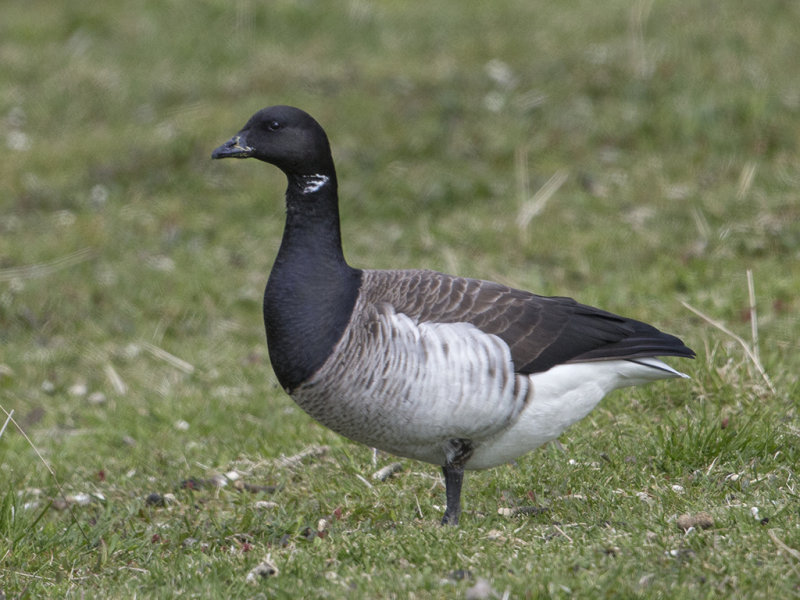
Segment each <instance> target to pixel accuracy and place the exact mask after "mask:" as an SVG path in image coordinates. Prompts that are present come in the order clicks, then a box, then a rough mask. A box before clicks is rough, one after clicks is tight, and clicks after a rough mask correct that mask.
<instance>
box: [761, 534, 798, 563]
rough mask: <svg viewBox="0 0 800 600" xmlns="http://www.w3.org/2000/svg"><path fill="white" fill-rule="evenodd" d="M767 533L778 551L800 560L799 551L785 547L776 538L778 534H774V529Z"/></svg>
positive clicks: (784, 544) (783, 543)
mask: <svg viewBox="0 0 800 600" xmlns="http://www.w3.org/2000/svg"><path fill="white" fill-rule="evenodd" d="M767 533H769V537H770V538H771V539H772V541H773V542H775V545H776V546H777V547H778V548H779V549H780V550H782V551H783V552H785V553H786V554H788V555H789V556H791V557H792V558H795V559H797V560H800V551H797V550H795V549H794V548H792V547H791V546H787V545H786V543H785V542H784V541H783V540H781V539H780V538H779V537H778V534H776V533H775V530H774V529H770V530H769V531H768V532H767Z"/></svg>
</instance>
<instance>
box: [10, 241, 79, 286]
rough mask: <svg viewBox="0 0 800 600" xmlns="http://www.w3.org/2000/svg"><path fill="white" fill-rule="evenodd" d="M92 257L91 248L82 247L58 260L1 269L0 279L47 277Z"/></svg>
mask: <svg viewBox="0 0 800 600" xmlns="http://www.w3.org/2000/svg"><path fill="white" fill-rule="evenodd" d="M91 257H92V249H91V248H81V249H80V250H77V251H75V252H73V253H71V254H67V255H66V256H62V257H61V258H57V259H56V260H53V261H50V262H46V263H39V264H36V265H28V266H26V267H11V268H9V269H0V281H12V280H13V279H35V278H37V277H46V276H47V275H51V274H52V273H55V272H56V271H60V270H62V269H66V268H67V267H72V266H74V265H77V264H79V263H82V262H84V261H86V260H89V259H90V258H91Z"/></svg>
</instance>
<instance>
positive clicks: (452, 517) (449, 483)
mask: <svg viewBox="0 0 800 600" xmlns="http://www.w3.org/2000/svg"><path fill="white" fill-rule="evenodd" d="M442 473H444V488H445V495H446V496H447V508H445V510H444V516H443V517H442V525H458V517H459V516H460V515H461V483H462V482H463V481H464V467H463V466H461V465H458V466H456V465H452V464H449V465H445V466H443V467H442Z"/></svg>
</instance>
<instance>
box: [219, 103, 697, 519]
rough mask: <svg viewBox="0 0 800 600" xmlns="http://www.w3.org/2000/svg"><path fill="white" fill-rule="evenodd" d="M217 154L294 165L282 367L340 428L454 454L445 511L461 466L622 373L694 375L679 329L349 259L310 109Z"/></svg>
mask: <svg viewBox="0 0 800 600" xmlns="http://www.w3.org/2000/svg"><path fill="white" fill-rule="evenodd" d="M211 157H212V158H249V157H253V158H257V159H259V160H262V161H264V162H267V163H270V164H273V165H275V166H276V167H278V168H279V169H281V171H283V172H284V174H285V175H286V177H287V179H288V188H287V190H286V226H285V229H284V232H283V239H282V241H281V246H280V249H279V250H278V255H277V257H276V259H275V264H274V265H273V267H272V272H271V273H270V276H269V281H268V282H267V287H266V291H265V293H264V323H265V326H266V331H267V344H268V346H269V356H270V360H271V362H272V367H273V369H274V370H275V374H276V375H277V377H278V381H279V382H280V384H281V385H282V386H283V388H284V389H285V390H286V392H287V393H288V394H289V395H290V396H291V397H292V398H293V399H294V400H295V402H297V404H298V405H300V407H302V408H303V410H305V411H306V412H307V413H308V414H309V415H311V416H312V417H313V418H315V419H316V420H317V421H319V422H320V423H322V424H323V425H325V426H327V427H329V428H331V429H332V430H334V431H336V432H338V433H340V434H341V435H344V436H346V437H348V438H350V439H351V440H355V441H358V442H361V443H363V444H366V445H368V446H371V447H375V448H380V449H382V450H385V451H387V452H391V453H392V454H397V455H400V456H406V457H409V458H414V459H417V460H421V461H425V462H429V463H432V464H435V465H441V467H442V472H443V473H444V481H445V490H446V497H447V506H446V510H445V512H444V516H443V517H442V524H451V525H455V524H457V523H458V518H459V515H460V513H461V483H462V481H463V477H464V469H483V468H487V467H493V466H496V465H499V464H502V463H505V462H508V461H510V460H512V459H514V458H516V457H517V456H520V455H521V454H524V453H526V452H528V451H530V450H532V449H534V448H536V447H537V446H540V445H542V444H544V443H545V442H548V441H550V440H553V439H555V438H556V437H558V436H559V435H560V434H561V432H562V431H564V429H566V428H567V427H568V426H569V425H571V424H573V423H575V422H576V421H578V420H580V419H582V418H583V417H585V416H586V415H587V414H588V413H589V411H591V410H592V408H594V407H595V405H596V404H597V403H598V402H600V400H601V399H602V398H603V396H605V395H606V394H607V393H609V392H611V391H612V390H614V389H617V388H621V387H625V386H631V385H638V384H643V383H647V382H649V381H654V380H657V379H666V378H671V377H686V375H684V374H683V373H680V372H678V371H676V370H675V369H673V368H672V367H670V366H668V365H667V364H665V363H663V362H661V361H660V360H658V359H657V358H655V357H657V356H682V357H686V358H693V357H694V352H693V351H692V350H690V349H689V348H687V347H686V346H685V345H684V344H683V342H682V341H681V340H679V339H678V338H676V337H674V336H672V335H668V334H666V333H662V332H661V331H659V330H658V329H656V328H655V327H652V326H651V325H648V324H646V323H642V322H640V321H635V320H633V319H627V318H625V317H620V316H617V315H614V314H611V313H608V312H605V311H603V310H600V309H597V308H592V307H591V306H585V305H583V304H579V303H577V302H575V301H574V300H572V299H570V298H557V297H554V298H550V297H544V296H537V295H535V294H532V293H530V292H525V291H521V290H516V289H512V288H509V287H506V286H504V285H500V284H498V283H493V282H491V281H481V280H477V279H467V278H464V277H456V276H453V275H445V274H443V273H437V272H435V271H427V270H397V271H395V270H392V271H377V270H361V269H354V268H352V267H350V266H349V265H348V264H347V263H346V262H345V259H344V255H343V253H342V241H341V235H340V230H339V207H338V195H337V183H336V171H335V169H334V165H333V158H332V157H331V150H330V146H329V144H328V138H327V136H326V135H325V131H323V129H322V127H321V126H320V125H319V123H317V122H316V121H315V120H314V119H313V118H312V117H311V116H310V115H308V114H307V113H305V112H303V111H302V110H299V109H297V108H293V107H290V106H273V107H270V108H265V109H263V110H260V111H258V112H257V113H256V114H254V115H253V116H252V117H251V118H250V120H249V121H248V122H247V124H246V125H245V126H244V128H242V130H241V131H239V133H237V134H236V135H235V136H233V137H232V138H231V139H230V140H229V141H227V142H225V143H224V144H223V145H222V146H220V147H219V148H217V149H216V150H214V152H213V153H212V155H211Z"/></svg>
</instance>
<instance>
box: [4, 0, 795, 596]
mask: <svg viewBox="0 0 800 600" xmlns="http://www.w3.org/2000/svg"><path fill="white" fill-rule="evenodd" d="M6 4H7V5H6V6H4V10H3V19H2V22H0V84H1V85H0V123H2V135H3V137H2V139H0V143H2V144H3V145H4V146H3V161H2V162H0V405H2V408H3V409H5V410H6V411H12V410H13V411H14V419H15V420H16V424H17V425H18V426H19V428H21V429H22V430H23V431H24V432H25V433H26V434H27V436H29V438H30V442H31V443H29V442H28V440H26V439H25V438H24V437H23V436H22V435H21V433H20V430H19V429H18V427H17V425H14V424H9V425H8V427H7V428H6V429H5V431H4V433H3V434H2V437H0V481H2V482H3V485H2V486H0V488H2V489H0V596H4V597H5V598H39V597H45V596H50V597H103V598H106V597H164V598H166V597H208V598H224V597H298V596H300V595H302V596H304V597H309V598H312V597H329V598H331V597H333V598H335V597H363V598H407V597H416V598H449V597H454V596H455V597H464V596H465V595H466V593H467V590H468V589H469V588H471V587H473V586H475V585H476V583H477V582H478V581H479V580H480V579H485V580H487V581H488V583H489V585H490V586H491V588H492V590H494V592H496V597H502V596H503V595H504V594H506V593H507V594H508V597H511V598H540V597H542V598H544V597H570V596H576V597H584V598H599V597H608V598H612V597H613V598H617V597H661V598H680V597H692V598H698V597H725V598H728V597H738V598H788V597H797V596H798V595H800V560H798V556H800V555H798V553H797V551H800V503H799V502H798V495H797V491H796V487H797V476H796V473H795V467H796V465H797V464H799V462H800V439H799V438H798V436H799V435H800V420H799V419H798V399H800V384H798V377H797V373H798V371H800V358H798V356H800V342H798V340H799V339H800V319H798V314H800V283H798V282H800V202H798V197H799V196H800V158H798V156H800V154H798V151H799V150H800V148H799V147H798V146H799V145H800V144H799V143H798V140H800V71H798V69H797V66H796V62H797V56H800V38H798V36H797V26H796V25H797V23H798V20H799V19H800V5H798V4H797V3H796V2H780V1H777V0H775V1H773V0H770V1H767V2H761V3H758V4H753V3H749V2H744V1H741V0H731V1H728V2H700V3H698V2H691V1H688V0H682V1H679V2H671V3H663V2H662V3H653V2H636V3H630V2H620V1H616V0H612V1H610V2H605V3H596V2H588V1H581V2H573V3H562V4H558V3H555V4H554V3H552V2H539V1H536V2H530V1H522V0H517V1H511V0H509V1H507V2H493V3H478V2H458V3H456V2H453V3H447V4H445V3H440V4H437V5H435V7H434V5H432V4H431V3H429V2H419V1H416V0H414V1H410V2H405V3H388V2H387V3H367V2H359V1H351V2H330V3H321V2H313V1H289V0H284V1H276V2H263V3H262V2H255V1H250V0H239V1H237V2H208V1H203V2H194V3H182V2H163V1H159V2H138V3H124V2H119V1H108V2H103V3H94V5H93V6H89V5H88V3H77V2H41V1H34V2H30V1H28V2H20V1H16V0H12V1H11V2H7V3H6ZM276 103H288V104H294V105H298V106H300V107H302V108H304V109H306V110H308V111H309V112H311V113H312V114H313V115H315V116H316V117H317V118H318V119H319V120H320V122H321V123H322V124H323V126H324V127H325V128H326V129H327V131H328V133H329V135H330V137H331V139H332V144H333V148H334V155H335V158H336V160H337V164H338V168H339V179H340V192H341V198H342V200H341V208H342V212H343V234H344V238H345V246H346V247H345V252H346V254H347V256H348V259H349V260H350V262H351V263H352V264H354V265H357V266H364V267H375V268H383V267H397V266H408V267H429V268H435V269H440V270H444V271H448V272H458V273H459V274H464V275H471V276H476V277H483V278H491V279H496V280H500V281H503V282H505V283H509V284H511V285H514V286H519V287H523V288H527V289H532V290H535V291H537V292H540V293H544V294H559V295H570V296H573V297H577V298H579V299H580V300H581V301H583V302H587V303H592V304H596V305H600V306H602V307H604V308H606V309H608V310H612V311H615V312H620V313H623V314H626V315H629V316H632V317H637V318H641V319H645V320H648V321H651V322H653V323H654V324H656V325H658V326H659V327H661V328H663V329H665V330H667V331H670V332H673V333H676V334H678V335H680V336H681V337H683V338H684V339H685V340H686V342H687V343H688V344H689V345H690V346H692V347H694V348H695V349H696V350H697V351H698V359H697V360H696V361H694V362H691V363H690V362H688V361H674V363H675V364H676V365H677V363H678V362H680V365H679V368H681V369H683V370H685V371H687V372H688V373H690V374H691V376H692V379H691V381H688V382H674V381H673V382H669V383H664V384H655V385H651V386H649V387H646V388H640V389H635V390H629V391H623V392H617V393H615V394H614V395H612V396H610V397H609V398H607V399H606V400H604V402H603V403H602V404H601V405H600V407H598V409H596V410H595V411H594V412H593V413H592V414H591V415H590V416H589V417H588V418H587V419H585V420H584V421H583V422H581V423H580V424H578V425H577V426H575V427H574V428H572V429H570V430H569V431H568V432H566V433H565V435H564V436H562V438H561V440H560V445H552V444H551V445H549V446H547V447H545V448H543V449H540V450H539V451H537V452H535V453H533V454H531V455H528V456H525V457H522V458H520V459H519V461H518V462H517V463H516V464H514V465H509V466H505V467H501V468H497V469H493V470H491V471H486V472H479V473H470V474H468V476H467V480H466V484H465V491H464V502H465V514H464V516H463V518H462V525H461V526H460V527H459V528H458V529H443V528H440V527H439V526H438V525H437V522H438V519H439V517H440V514H441V511H442V504H443V502H444V490H443V485H442V482H441V480H440V477H439V473H438V469H437V468H435V467H433V466H430V465H422V464H418V463H415V462H413V461H401V462H402V470H401V471H400V472H399V473H397V474H396V475H395V476H394V477H393V478H391V479H389V480H387V481H386V482H383V483H379V482H376V481H373V480H372V479H371V474H372V472H373V471H374V470H376V468H377V467H375V466H373V464H372V462H371V461H372V453H371V451H370V450H369V449H367V448H363V447H360V446H357V445H354V444H351V443H349V442H347V441H345V440H343V439H341V438H339V437H337V436H336V435H335V434H333V433H331V432H329V431H327V430H325V429H323V428H321V427H319V426H317V425H316V424H314V423H313V422H312V421H311V420H310V419H309V418H308V417H307V416H305V415H304V413H302V411H301V410H300V409H298V408H297V407H296V406H294V404H293V403H292V402H291V400H290V399H289V398H288V397H287V396H285V395H284V394H283V392H282V391H281V390H280V388H279V387H278V385H277V382H276V380H275V378H274V375H273V374H272V372H271V369H270V367H269V362H268V359H267V354H266V347H265V344H264V339H263V337H264V336H263V331H262V325H261V317H260V300H261V293H262V289H263V285H264V283H265V281H266V277H267V274H268V272H269V268H270V264H271V261H272V259H273V256H274V253H275V252H276V250H277V246H278V243H279V239H280V234H281V229H282V225H283V223H282V213H283V207H282V190H283V185H284V182H283V180H282V177H281V175H280V174H279V173H278V172H277V171H276V170H275V169H270V168H267V167H265V166H264V165H262V164H259V163H257V162H255V161H244V162H235V163H230V162H225V161H223V162H221V163H216V162H215V163H212V162H211V161H210V160H209V154H210V152H211V150H212V149H213V148H214V147H216V146H217V145H218V144H220V143H221V142H223V141H224V140H226V139H228V137H230V135H232V134H233V133H235V132H236V131H237V130H238V129H239V127H240V126H241V125H242V124H243V123H244V122H245V120H246V119H247V118H248V117H249V115H250V114H251V113H252V112H254V111H255V110H257V109H258V108H261V107H263V106H266V105H269V104H276ZM559 172H563V173H566V180H565V182H564V183H563V185H561V186H560V187H559V188H558V189H557V190H556V191H555V192H554V193H553V195H552V196H551V197H550V198H549V200H548V201H547V202H546V204H544V206H543V209H542V210H541V212H539V213H538V214H537V215H536V216H535V217H534V218H533V219H532V220H531V222H530V224H529V225H528V227H527V229H521V228H520V227H519V226H518V216H519V213H520V210H521V208H522V206H523V203H524V202H527V201H529V199H530V197H531V196H533V195H534V193H535V192H536V191H537V190H539V189H540V188H541V187H542V186H543V185H544V184H545V183H546V182H547V181H548V180H549V179H550V178H551V177H552V176H553V175H554V174H556V173H559ZM525 182H527V183H525ZM524 190H527V193H526V194H525V197H523V192H524ZM540 197H541V196H540ZM748 269H750V270H752V273H753V277H754V282H755V295H756V299H757V304H758V326H759V329H758V333H759V338H760V339H759V345H758V348H759V350H760V360H761V362H762V363H763V367H764V369H765V371H766V373H767V374H768V376H769V378H770V381H771V382H772V385H773V387H774V391H773V390H772V389H770V387H769V385H768V384H767V383H766V381H765V379H764V378H763V377H762V376H761V374H760V373H759V372H758V371H757V369H756V368H755V365H754V364H753V361H752V360H750V359H749V358H748V357H747V356H746V355H745V352H744V351H743V349H742V347H741V346H740V345H739V344H738V343H737V342H736V341H735V340H734V339H733V338H732V337H731V336H730V335H728V334H727V333H725V332H723V331H722V330H721V329H720V328H718V327H716V326H713V325H712V324H710V323H709V322H707V321H706V320H703V319H701V318H699V317H698V316H696V315H695V314H694V313H693V312H691V311H689V310H688V309H687V308H685V307H684V306H683V305H682V304H681V301H684V302H686V303H688V304H689V305H691V306H692V307H695V308H696V309H698V310H700V311H702V312H703V313H705V314H706V315H708V316H709V317H710V318H712V319H714V320H716V321H718V322H719V323H720V324H722V325H724V326H725V327H727V328H728V329H729V330H731V331H732V332H733V333H735V334H737V335H739V336H741V337H742V338H743V339H744V340H746V341H747V342H748V343H752V341H751V326H750V311H749V304H750V303H749V299H748V286H747V280H746V271H747V270H748ZM159 349H161V350H163V351H166V352H168V353H169V354H168V355H165V354H163V353H162V352H159ZM170 356H174V357H177V358H179V359H180V361H183V362H178V361H176V360H174V359H172V358H170ZM3 421H5V415H2V416H0V423H2V422H3ZM323 445H324V446H327V451H325V452H324V453H320V454H318V455H315V456H310V457H307V458H306V459H304V460H301V461H296V462H294V463H291V464H286V463H285V462H283V461H281V457H282V456H292V455H296V454H298V453H300V452H302V451H303V450H304V449H307V448H314V447H318V446H323ZM34 447H35V449H36V450H38V452H39V453H41V456H42V457H43V459H44V460H45V461H46V462H47V464H49V465H50V466H51V467H52V469H53V472H54V473H55V477H54V476H53V475H51V474H50V472H49V471H48V468H47V466H46V464H45V463H44V462H43V460H42V458H40V457H39V456H38V455H37V453H36V452H35V451H34ZM394 460H395V459H394V458H393V457H390V456H385V455H379V456H378V466H383V465H385V464H388V463H389V462H392V461H394ZM226 473H236V474H238V479H237V480H236V481H232V480H230V481H228V485H226V486H224V487H218V486H216V485H214V484H213V483H212V482H211V481H214V480H216V481H218V482H219V481H223V480H224V474H226ZM361 478H364V479H365V480H366V481H367V482H369V484H370V485H369V486H368V485H367V484H365V483H364V482H363V481H362V479H361ZM187 480H194V482H195V485H194V486H191V485H190V486H187V485H185V484H184V483H183V482H185V481H187ZM57 481H58V482H60V485H61V489H59V486H58V485H57V483H56V482H57ZM237 482H238V483H237ZM242 484H246V486H245V485H242ZM62 490H63V494H62ZM150 494H158V495H159V497H160V498H162V499H164V498H165V496H166V499H164V502H163V505H161V504H162V503H161V502H156V503H150V504H148V502H147V498H148V496H149V495H150ZM65 497H66V499H67V500H68V502H65ZM81 499H83V500H85V502H80V501H79V500H81ZM524 506H539V507H543V508H546V509H547V510H546V511H543V512H539V513H536V514H524V515H517V516H513V517H506V516H502V515H501V514H499V513H498V509H499V508H514V507H524ZM755 509H757V510H755ZM701 511H704V512H708V513H710V514H711V516H712V517H713V520H714V523H713V526H712V527H711V528H709V529H705V530H697V531H694V530H692V531H690V532H688V533H684V532H683V531H681V530H680V529H679V528H678V526H677V523H676V522H677V517H678V516H679V515H681V514H685V513H689V514H696V513H698V512H701ZM320 519H325V520H326V521H327V525H325V524H323V528H324V532H323V533H320V534H317V533H316V532H317V530H318V526H319V525H320V523H319V521H320ZM787 548H788V549H787ZM792 549H793V550H794V552H791V550H792ZM267 556H269V559H270V561H271V562H272V564H273V565H274V566H275V567H277V569H278V571H279V572H278V574H277V575H274V576H272V577H269V578H266V579H264V580H261V581H258V582H257V583H255V584H252V583H248V582H247V581H246V578H247V574H248V573H249V572H250V570H251V569H252V568H253V567H255V566H256V565H257V564H259V563H260V562H261V561H263V560H264V559H265V558H266V557H267Z"/></svg>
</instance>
